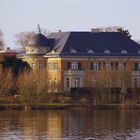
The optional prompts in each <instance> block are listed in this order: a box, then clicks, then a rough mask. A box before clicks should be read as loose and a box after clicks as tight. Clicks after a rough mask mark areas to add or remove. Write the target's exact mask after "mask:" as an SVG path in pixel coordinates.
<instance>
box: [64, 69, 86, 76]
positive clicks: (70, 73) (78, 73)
mask: <svg viewBox="0 0 140 140" xmlns="http://www.w3.org/2000/svg"><path fill="white" fill-rule="evenodd" d="M64 75H65V76H83V75H84V70H65V71H64Z"/></svg>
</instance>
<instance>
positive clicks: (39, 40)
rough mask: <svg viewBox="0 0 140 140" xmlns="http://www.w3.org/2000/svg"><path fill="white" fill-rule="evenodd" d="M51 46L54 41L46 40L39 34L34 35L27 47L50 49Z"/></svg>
mask: <svg viewBox="0 0 140 140" xmlns="http://www.w3.org/2000/svg"><path fill="white" fill-rule="evenodd" d="M53 45H54V39H48V38H46V37H45V36H44V35H42V34H41V33H39V34H36V35H34V36H33V37H32V39H31V40H30V42H28V46H34V47H37V46H38V47H52V46H53Z"/></svg>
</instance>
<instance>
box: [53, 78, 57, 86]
mask: <svg viewBox="0 0 140 140" xmlns="http://www.w3.org/2000/svg"><path fill="white" fill-rule="evenodd" d="M54 85H55V86H56V85H57V79H56V77H55V78H54Z"/></svg>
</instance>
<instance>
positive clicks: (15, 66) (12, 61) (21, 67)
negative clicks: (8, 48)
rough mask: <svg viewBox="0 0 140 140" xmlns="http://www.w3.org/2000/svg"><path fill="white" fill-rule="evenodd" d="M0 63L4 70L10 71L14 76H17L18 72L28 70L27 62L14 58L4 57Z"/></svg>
mask: <svg viewBox="0 0 140 140" xmlns="http://www.w3.org/2000/svg"><path fill="white" fill-rule="evenodd" d="M0 63H1V65H2V68H3V69H4V70H5V69H10V70H11V72H12V74H13V75H14V76H17V75H18V74H19V72H22V71H25V70H29V69H30V66H29V65H28V63H27V62H24V61H22V60H21V59H18V58H16V57H15V56H6V57H5V58H4V60H2V61H1V62H0Z"/></svg>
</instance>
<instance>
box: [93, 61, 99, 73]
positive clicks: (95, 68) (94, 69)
mask: <svg viewBox="0 0 140 140" xmlns="http://www.w3.org/2000/svg"><path fill="white" fill-rule="evenodd" d="M92 69H93V71H97V70H98V63H97V62H94V63H93V64H92Z"/></svg>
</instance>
